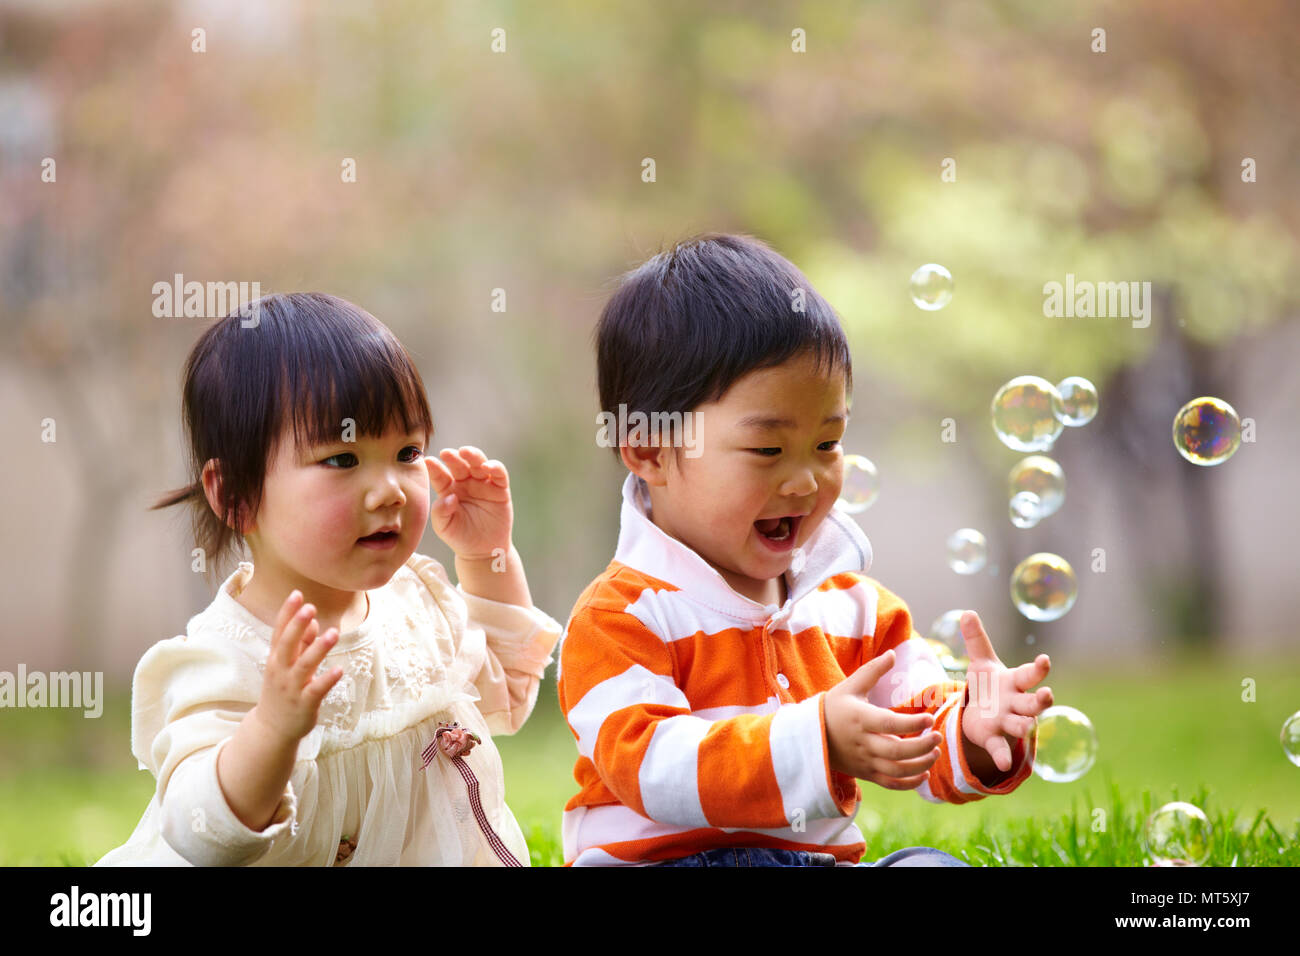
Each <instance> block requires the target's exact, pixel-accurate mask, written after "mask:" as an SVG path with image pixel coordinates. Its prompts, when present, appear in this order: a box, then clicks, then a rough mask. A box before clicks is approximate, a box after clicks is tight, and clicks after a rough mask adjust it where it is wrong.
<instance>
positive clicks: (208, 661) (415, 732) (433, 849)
mask: <svg viewBox="0 0 1300 956" xmlns="http://www.w3.org/2000/svg"><path fill="white" fill-rule="evenodd" d="M252 574H253V565H252V564H251V563H249V562H247V561H244V562H241V563H240V565H239V567H238V569H237V570H236V571H235V572H234V573H232V574H231V575H230V577H228V578H227V579H226V581H225V582H224V583H223V584H222V586H221V588H220V589H219V590H218V592H217V596H216V597H215V598H214V599H213V601H212V603H211V604H210V605H209V606H208V607H207V608H206V609H205V610H203V611H202V612H200V613H199V614H196V615H195V616H194V617H193V618H191V619H190V621H189V624H188V626H187V628H186V633H185V635H183V636H179V637H173V638H171V639H169V640H164V641H160V642H159V643H157V644H155V645H154V646H153V647H152V648H150V649H149V650H148V651H147V652H146V653H145V655H144V657H143V658H142V659H141V660H140V663H139V665H138V666H137V667H136V671H135V679H134V683H133V685H132V717H131V750H132V752H133V753H134V754H135V757H136V759H137V760H138V761H139V763H140V768H141V769H142V770H149V771H150V772H151V773H152V774H153V775H154V778H155V779H156V780H157V789H156V791H155V793H154V796H153V799H152V800H151V801H150V803H149V806H148V808H147V809H146V810H145V813H144V816H143V817H142V818H141V820H140V822H139V824H138V825H137V826H136V828H135V832H134V833H132V834H131V837H130V839H129V840H128V841H127V842H126V843H125V844H124V845H123V846H120V847H118V848H117V849H115V850H112V851H110V852H109V853H107V854H106V855H105V856H104V857H103V858H102V859H100V860H99V861H98V863H97V864H96V865H97V866H123V865H145V866H156V865H163V866H167V865H174V866H185V865H189V864H192V865H196V866H223V865H225V866H239V865H258V866H332V865H335V858H336V856H337V855H338V850H339V842H340V840H341V839H342V838H343V837H344V836H347V837H349V838H351V840H352V841H354V842H355V844H356V848H355V850H354V851H353V852H352V854H351V856H350V857H349V858H348V859H346V860H345V861H344V862H343V864H342V865H346V866H394V865H396V866H436V865H451V866H457V865H464V866H471V865H483V866H500V865H503V864H502V860H501V859H500V855H499V854H498V853H496V852H494V851H493V849H492V846H491V844H490V842H489V840H488V838H487V837H486V836H485V834H484V832H483V830H482V828H481V827H480V825H479V824H478V822H477V821H476V819H475V815H474V813H473V812H472V810H471V804H470V800H469V793H468V788H467V785H466V781H465V780H464V779H463V777H462V775H461V773H460V772H459V771H458V770H457V768H456V767H455V766H453V764H452V763H451V761H450V760H449V759H448V758H446V757H445V756H443V755H441V754H437V755H435V756H434V757H433V759H432V762H430V763H429V764H428V766H427V767H426V768H425V769H423V770H421V764H423V763H424V761H423V760H422V758H421V752H422V751H423V750H424V749H425V747H426V746H427V745H428V744H429V743H430V742H432V741H433V739H434V733H435V731H436V730H437V728H438V726H439V725H440V724H441V723H450V722H452V721H458V722H459V723H460V725H461V726H462V727H464V728H466V729H468V730H471V731H474V732H475V733H477V734H478V736H479V737H480V738H481V740H482V742H481V743H480V744H478V745H477V746H475V747H474V748H473V749H472V750H471V751H470V752H469V753H468V754H467V755H466V756H464V757H463V758H462V759H463V760H464V761H465V766H467V767H468V768H469V769H470V770H472V771H473V773H474V776H475V777H476V778H477V779H478V783H479V790H480V798H481V801H482V806H483V811H484V814H485V816H486V818H487V821H488V823H489V825H490V826H491V827H492V829H493V830H495V832H496V834H498V835H499V837H500V840H501V841H502V842H503V843H504V844H505V846H506V847H507V848H508V849H509V851H510V852H511V853H512V854H513V855H514V856H515V858H516V859H518V860H519V861H520V862H521V863H523V864H524V865H525V866H526V865H528V848H527V846H526V845H525V843H524V837H523V834H522V833H521V832H520V829H519V825H518V823H516V821H515V818H514V815H513V814H512V813H511V812H510V808H509V807H507V806H506V803H505V797H504V780H503V774H502V769H501V757H500V754H499V753H498V751H497V749H496V747H495V746H494V744H493V743H492V738H491V735H492V734H511V733H514V732H515V731H516V730H518V729H519V727H520V726H521V725H522V724H523V722H524V721H525V720H526V719H527V717H528V715H529V713H531V711H532V709H533V705H534V704H535V703H536V701H537V691H538V683H539V681H540V679H541V677H542V673H543V672H544V671H545V669H546V667H547V665H548V664H550V662H551V659H552V658H551V651H552V649H553V648H554V647H555V644H556V642H557V641H558V639H559V637H560V633H561V627H560V625H559V624H557V623H556V621H555V620H554V619H553V618H551V617H550V616H549V615H547V614H545V613H543V612H542V611H540V610H538V609H537V608H523V607H516V606H513V605H509V604H501V603H499V602H496V601H489V600H486V599H484V598H480V597H477V596H474V595H470V594H466V593H465V592H463V591H461V590H460V588H459V587H454V586H452V584H451V583H450V581H449V579H448V577H447V573H446V571H445V570H444V569H443V567H442V565H440V564H439V563H438V562H437V561H435V560H434V559H432V558H430V557H427V556H425V555H422V554H418V553H416V554H413V555H412V556H411V557H410V559H409V560H407V562H406V563H405V564H404V565H403V566H402V567H401V568H400V569H398V571H397V572H396V573H395V574H394V575H393V577H392V578H391V579H390V580H389V581H388V583H387V584H385V585H383V586H382V587H380V588H376V589H375V590H373V591H370V592H369V597H370V610H369V613H368V614H367V616H366V619H365V621H364V622H362V623H361V624H360V625H359V626H358V627H357V628H355V629H354V630H351V631H349V632H348V633H346V634H342V635H340V637H339V642H338V644H337V645H336V646H335V648H334V649H333V650H332V651H331V652H330V653H329V654H328V655H327V656H326V658H325V661H324V663H323V664H322V665H321V670H322V671H325V670H329V669H331V668H333V667H335V666H342V667H343V676H342V677H341V678H340V679H339V681H338V682H337V683H336V684H335V685H334V687H333V688H332V689H331V690H330V692H329V694H328V695H327V696H326V697H325V700H324V701H323V702H322V703H321V708H320V713H319V717H318V720H317V725H316V727H315V729H314V730H312V732H311V733H310V734H308V735H307V736H306V737H305V738H303V740H302V742H301V744H300V745H299V747H298V756H297V762H296V763H295V765H294V769H293V774H292V776H291V777H290V780H289V783H288V785H287V786H286V787H285V791H284V796H283V798H282V800H281V801H280V805H279V807H278V808H277V810H276V814H275V816H274V818H273V819H272V822H271V823H270V824H269V825H268V826H267V827H266V828H265V829H264V830H261V831H254V830H251V829H249V828H248V827H247V826H245V825H244V824H243V823H241V822H240V821H239V819H238V818H237V817H236V816H235V815H234V813H233V812H232V811H231V809H230V807H229V805H228V804H227V803H226V800H225V798H224V796H223V795H222V792H221V788H220V785H219V784H218V782H217V773H216V758H217V753H218V751H219V750H220V748H221V747H222V746H223V745H224V744H225V742H226V741H228V740H229V739H230V737H231V736H232V735H233V734H234V732H235V728H236V726H237V725H238V723H239V721H240V719H241V718H242V717H243V716H244V714H246V713H247V712H248V711H249V710H250V709H251V708H252V707H253V705H254V704H256V703H257V699H258V696H259V694H260V692H261V686H262V675H263V672H264V670H265V667H266V658H267V654H268V651H269V649H270V641H271V631H272V628H271V627H270V625H267V624H265V623H263V622H262V621H261V620H259V619H258V618H256V617H255V616H254V615H253V614H252V613H251V612H249V611H248V610H247V609H246V608H245V607H244V606H243V605H241V604H240V603H239V602H238V601H236V600H235V598H234V596H235V595H237V594H239V593H240V591H241V590H242V589H243V587H244V586H245V585H246V584H247V582H248V581H249V580H250V579H251V577H252Z"/></svg>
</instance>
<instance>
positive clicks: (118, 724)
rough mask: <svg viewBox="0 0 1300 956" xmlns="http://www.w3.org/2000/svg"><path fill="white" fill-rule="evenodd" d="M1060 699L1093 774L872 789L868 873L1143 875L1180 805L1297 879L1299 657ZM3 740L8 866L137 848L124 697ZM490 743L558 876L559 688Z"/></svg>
mask: <svg viewBox="0 0 1300 956" xmlns="http://www.w3.org/2000/svg"><path fill="white" fill-rule="evenodd" d="M1245 677H1252V678H1254V679H1255V682H1256V695H1257V699H1256V700H1255V701H1254V702H1250V703H1247V702H1243V701H1242V700H1241V693H1242V690H1241V682H1242V679H1243V678H1245ZM1049 683H1050V684H1051V686H1052V688H1053V691H1054V692H1055V695H1056V700H1057V701H1058V702H1059V703H1063V704H1070V705H1071V706H1074V707H1078V708H1079V709H1080V710H1082V711H1084V713H1086V714H1088V716H1089V717H1090V718H1091V719H1092V721H1093V724H1094V726H1095V727H1096V729H1097V735H1098V738H1099V740H1100V745H1101V746H1100V754H1099V757H1098V761H1097V764H1096V765H1095V766H1094V767H1093V768H1092V770H1090V771H1089V773H1088V774H1087V775H1085V776H1084V777H1083V778H1082V779H1080V780H1079V781H1076V782H1074V783H1070V784H1052V783H1047V782H1045V781H1043V780H1041V779H1039V778H1038V777H1037V776H1033V777H1031V778H1030V779H1029V780H1028V781H1026V782H1025V783H1024V784H1022V785H1021V787H1020V788H1019V789H1018V790H1017V791H1016V792H1015V793H1014V794H1012V795H1010V796H1007V797H990V798H987V799H985V800H980V801H976V802H974V803H969V804H964V805H961V806H952V805H936V804H931V803H927V802H926V801H924V800H922V799H921V798H920V797H919V796H917V795H916V794H915V793H911V792H906V793H897V792H893V791H887V790H884V789H882V788H880V787H876V786H872V785H869V784H863V785H862V792H863V802H862V806H861V807H860V809H859V811H858V815H857V823H858V825H859V826H860V827H861V828H862V830H863V833H864V834H865V835H866V838H867V842H868V846H867V855H866V858H867V859H876V858H878V857H881V856H884V855H885V854H887V853H889V852H892V851H893V850H896V849H899V848H901V847H905V846H935V847H938V848H940V849H942V850H945V851H947V852H949V853H952V854H954V855H956V856H959V857H962V858H964V859H966V860H968V861H969V862H970V863H972V864H974V865H977V866H979V865H988V866H1002V865H1011V866H1029V865H1038V866H1063V865H1068V866H1142V865H1144V864H1145V863H1146V862H1147V860H1146V855H1145V853H1144V850H1143V847H1142V843H1141V827H1142V823H1143V821H1145V820H1146V818H1147V817H1148V816H1149V814H1150V813H1151V812H1152V811H1153V810H1154V809H1155V808H1156V807H1158V806H1160V805H1161V804H1163V803H1166V802H1168V801H1170V800H1177V799H1182V800H1188V801H1190V802H1192V803H1195V804H1196V805H1197V806H1199V807H1200V808H1201V809H1202V810H1204V811H1205V812H1206V814H1207V815H1208V816H1209V818H1210V821H1211V823H1212V825H1213V827H1214V842H1213V847H1212V850H1211V854H1210V857H1209V860H1208V863H1209V864H1210V865H1215V866H1230V865H1234V864H1235V865H1237V866H1296V865H1300V786H1297V784H1300V768H1297V767H1295V766H1294V765H1292V764H1291V763H1290V762H1288V761H1287V760H1286V758H1285V755H1284V754H1283V753H1282V748H1281V745H1280V743H1279V741H1278V733H1279V731H1280V729H1281V726H1282V722H1283V720H1285V718H1286V717H1287V716H1288V715H1290V714H1292V713H1294V712H1295V711H1296V710H1300V666H1297V662H1296V661H1295V660H1294V659H1289V660H1278V659H1272V660H1263V659H1255V660H1251V661H1249V662H1243V661H1241V660H1238V659H1232V660H1228V659H1226V658H1217V659H1196V658H1187V657H1184V658H1182V659H1180V662H1179V663H1178V664H1177V665H1165V664H1162V665H1160V666H1159V667H1157V666H1156V665H1151V666H1150V668H1149V670H1144V669H1143V668H1142V667H1136V666H1135V667H1128V668H1125V669H1124V670H1123V671H1122V672H1120V673H1113V674H1112V673H1100V672H1094V673H1086V672H1081V671H1078V670H1077V669H1075V670H1071V671H1069V672H1066V673H1064V674H1054V675H1053V677H1052V679H1051V680H1050V681H1049ZM0 730H2V731H3V732H0V864H5V865H15V864H29V865H60V864H66V865H83V864H85V863H89V862H93V861H94V860H96V859H98V858H99V856H101V855H102V854H103V853H104V852H106V851H107V850H109V849H111V848H112V847H114V846H117V845H118V844H120V843H121V842H123V841H124V840H125V839H126V838H127V836H129V834H130V832H131V830H132V829H133V828H134V827H135V824H136V822H137V821H138V820H139V818H140V815H141V813H142V812H143V811H144V808H145V806H146V805H147V803H148V802H149V798H150V795H151V794H152V792H153V778H152V777H151V776H150V775H149V774H148V773H147V772H145V771H138V770H135V769H134V768H135V761H134V759H133V758H132V757H131V755H130V748H129V734H130V701H129V699H128V698H127V697H125V696H123V695H121V694H119V695H117V696H116V697H112V698H110V700H109V701H108V702H107V703H106V705H105V710H104V715H103V716H102V717H101V718H100V719H98V720H84V719H82V718H81V717H80V716H79V714H73V713H69V712H64V711H15V710H8V711H4V712H0ZM496 742H497V746H498V747H499V748H500V750H501V754H502V759H503V760H504V762H505V767H506V786H507V800H508V802H509V803H510V806H511V809H512V810H513V811H514V813H515V816H516V818H517V819H518V820H519V822H520V825H521V826H522V827H523V830H524V835H525V836H526V837H527V838H528V843H529V848H530V851H531V856H532V863H533V865H535V866H554V865H559V864H560V863H561V862H562V854H561V850H560V839H559V835H560V814H561V809H562V808H563V806H564V803H565V802H566V801H567V800H568V799H569V798H570V797H571V796H572V795H573V793H574V792H575V789H576V787H575V784H574V782H573V777H572V772H573V763H574V758H575V756H576V749H575V747H574V742H573V738H572V736H571V735H570V733H569V731H568V728H567V727H566V726H565V724H564V722H563V720H562V719H561V716H560V714H559V708H558V705H557V703H556V700H555V688H554V684H553V683H551V682H549V681H548V682H547V683H546V684H544V685H543V687H542V691H541V695H540V698H539V701H538V706H537V709H536V710H535V711H534V714H533V716H532V718H531V719H530V720H529V722H528V724H527V725H526V726H525V727H524V728H523V730H522V731H521V732H520V733H519V734H517V735H515V736H513V737H499V738H497V740H496ZM52 755H56V756H52Z"/></svg>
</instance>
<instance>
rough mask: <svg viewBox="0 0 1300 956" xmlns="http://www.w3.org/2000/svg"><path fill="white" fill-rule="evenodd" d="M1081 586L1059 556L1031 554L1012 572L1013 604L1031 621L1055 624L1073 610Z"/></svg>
mask: <svg viewBox="0 0 1300 956" xmlns="http://www.w3.org/2000/svg"><path fill="white" fill-rule="evenodd" d="M1078 594H1079V585H1078V582H1077V581H1076V580H1075V577H1074V568H1072V567H1070V562H1069V561H1066V560H1065V558H1063V557H1061V556H1060V555H1059V554H1050V553H1048V552H1046V551H1040V552H1038V553H1037V554H1031V555H1030V556H1029V557H1027V558H1025V560H1023V561H1021V562H1020V563H1019V564H1017V565H1016V569H1015V570H1014V571H1012V572H1011V601H1012V603H1014V604H1015V606H1016V608H1017V610H1019V611H1020V613H1021V614H1023V615H1024V616H1025V617H1027V618H1029V619H1030V620H1031V621H1055V620H1056V619H1057V618H1059V617H1064V616H1065V613H1066V612H1067V611H1069V610H1070V608H1072V607H1074V599H1075V598H1076V597H1078Z"/></svg>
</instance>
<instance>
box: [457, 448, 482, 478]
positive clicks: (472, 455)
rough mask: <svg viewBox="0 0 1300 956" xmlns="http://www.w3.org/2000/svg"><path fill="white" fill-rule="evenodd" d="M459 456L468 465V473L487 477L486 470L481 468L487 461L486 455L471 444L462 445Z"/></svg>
mask: <svg viewBox="0 0 1300 956" xmlns="http://www.w3.org/2000/svg"><path fill="white" fill-rule="evenodd" d="M460 457H461V458H462V459H464V461H465V464H466V465H468V466H469V473H470V474H471V475H473V476H474V477H475V478H485V477H487V474H486V472H485V471H484V470H483V466H484V464H485V463H486V462H487V455H485V454H483V452H481V451H479V450H478V449H477V448H475V447H474V446H473V445H462V446H461V448H460Z"/></svg>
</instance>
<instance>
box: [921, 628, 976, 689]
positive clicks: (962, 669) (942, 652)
mask: <svg viewBox="0 0 1300 956" xmlns="http://www.w3.org/2000/svg"><path fill="white" fill-rule="evenodd" d="M925 643H926V644H928V645H930V650H932V651H934V656H935V657H937V658H939V666H940V667H942V668H943V669H944V673H946V674H947V675H948V677H950V678H954V679H956V680H964V679H965V677H966V668H967V667H969V666H970V658H968V657H963V656H960V655H958V654H956V653H954V652H953V649H952V648H951V647H949V646H948V645H947V644H945V643H944V642H943V641H936V640H934V639H933V638H929V637H927V638H925Z"/></svg>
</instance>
